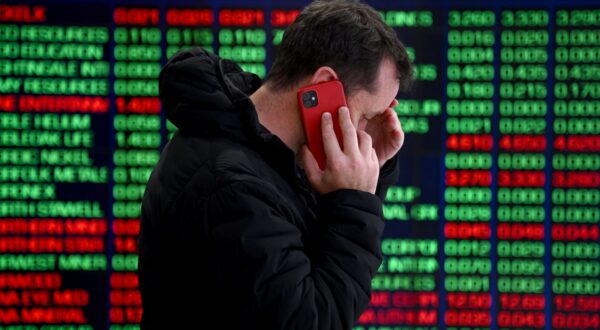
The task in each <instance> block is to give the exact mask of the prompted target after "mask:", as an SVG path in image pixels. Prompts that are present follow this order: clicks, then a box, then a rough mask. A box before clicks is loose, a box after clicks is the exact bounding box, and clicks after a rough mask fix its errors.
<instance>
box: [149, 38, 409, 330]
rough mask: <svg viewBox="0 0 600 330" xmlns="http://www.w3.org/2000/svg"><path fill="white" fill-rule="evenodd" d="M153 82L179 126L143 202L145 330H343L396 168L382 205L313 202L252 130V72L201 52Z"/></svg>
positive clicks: (362, 300) (360, 294)
mask: <svg viewBox="0 0 600 330" xmlns="http://www.w3.org/2000/svg"><path fill="white" fill-rule="evenodd" d="M159 83H160V85H159V87H160V98H161V101H162V104H163V108H164V110H165V111H166V115H167V118H168V119H169V120H171V121H172V122H173V123H174V124H175V125H176V126H177V127H178V128H179V130H178V132H177V133H176V134H175V135H174V137H173V139H172V140H171V141H170V142H169V143H168V144H167V145H166V147H165V148H164V150H163V151H162V154H161V158H160V161H159V162H158V164H157V165H156V167H155V168H154V171H153V172H152V175H151V177H150V181H149V182H148V186H147V188H146V192H145V195H144V199H143V205H142V221H141V233H140V246H139V253H140V255H139V279H140V290H141V295H142V304H143V309H144V313H143V317H142V328H143V329H150V328H152V329H176V328H182V329H183V328H185V329H211V328H212V327H208V325H209V324H220V325H219V326H218V327H216V328H218V329H230V328H231V329H350V328H351V327H352V325H353V324H354V323H355V322H356V320H357V319H358V317H359V316H360V314H361V313H362V312H363V310H364V309H365V308H366V307H367V304H368V303H369V299H370V292H371V279H372V278H373V276H374V275H375V273H376V272H377V268H378V266H379V264H380V262H381V251H380V236H381V233H382V230H383V226H384V222H383V219H382V207H381V203H382V200H381V196H384V194H385V191H386V188H387V186H389V185H390V184H393V183H394V182H395V180H396V177H397V174H398V173H397V166H396V159H395V158H394V160H393V161H390V162H388V164H386V166H384V170H382V174H381V177H380V186H379V188H378V195H379V196H376V195H373V194H369V193H366V192H361V191H355V190H339V191H335V192H332V193H329V194H326V195H322V196H318V195H317V194H316V193H314V192H313V191H312V190H311V188H310V187H309V185H308V183H307V181H306V179H305V177H304V176H303V174H302V171H301V170H300V169H299V168H298V167H297V166H296V162H295V158H294V157H295V156H294V153H293V152H292V151H291V150H290V149H289V148H287V146H286V145H285V144H283V142H282V141H281V140H280V139H279V138H277V137H276V136H274V135H272V134H270V133H269V131H268V130H267V129H266V128H264V127H263V126H261V125H260V124H259V122H258V119H257V115H256V111H255V109H254V106H253V104H252V103H251V101H250V99H249V98H248V96H247V95H249V94H251V93H252V92H254V91H255V90H256V89H257V88H258V87H259V86H260V80H259V79H258V78H257V77H256V76H255V75H252V74H249V73H245V72H242V71H241V69H240V68H239V67H238V66H237V65H236V64H235V63H233V62H231V61H228V60H223V59H220V58H219V57H217V56H216V55H213V54H210V53H207V52H205V51H203V50H202V49H200V48H195V49H192V50H187V51H182V52H180V53H178V54H177V55H175V56H174V57H173V58H172V59H171V60H170V61H169V62H168V63H167V65H166V66H165V67H164V68H163V70H162V71H161V73H160V77H159ZM216 328H215V329H216Z"/></svg>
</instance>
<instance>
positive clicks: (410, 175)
mask: <svg viewBox="0 0 600 330" xmlns="http://www.w3.org/2000/svg"><path fill="white" fill-rule="evenodd" d="M366 2H367V3H369V4H371V5H372V6H373V7H374V8H375V9H377V10H378V11H379V12H380V14H381V16H382V18H383V19H384V21H385V22H386V23H387V24H388V25H390V26H391V27H392V28H393V29H394V30H395V31H396V32H397V34H398V36H399V38H400V39H401V40H402V41H403V43H404V44H405V46H406V47H407V48H408V50H409V54H410V56H411V58H412V59H413V60H414V63H415V68H416V80H415V83H414V85H413V87H412V89H411V90H410V91H407V92H403V93H402V94H400V95H399V104H398V105H397V106H396V108H395V110H396V113H397V114H398V116H399V118H400V120H401V122H402V127H403V129H404V131H405V133H406V141H405V145H404V147H403V149H402V151H401V153H400V169H401V175H400V178H399V180H398V182H397V184H396V185H394V186H392V187H391V188H390V190H389V191H388V195H387V197H386V201H385V203H384V209H383V211H384V216H385V219H386V229H385V231H384V235H383V238H382V243H381V244H382V246H381V247H382V252H383V262H382V264H381V267H380V269H379V272H378V274H377V275H376V276H375V278H374V279H373V281H372V288H373V292H372V299H371V303H370V305H369V306H368V308H367V309H366V311H365V312H364V313H363V314H362V315H361V316H360V318H359V320H358V322H357V324H356V325H355V327H354V330H425V329H453V330H459V329H461V330H462V329H465V330H466V329H473V330H475V329H600V4H598V3H596V4H592V3H591V2H589V1H583V0H578V1H566V0H564V1H552V2H544V1H528V2H516V1H515V2H511V1H508V2H506V1H486V2H481V1H474V0H464V1H451V0H447V1H401V2H391V1H366ZM307 3H308V1H291V2H290V1H283V0H277V1H276V0H271V1H263V2H259V1H256V2H253V3H251V2H246V1H241V0H228V1H196V2H194V1H183V0H179V1H177V0H174V1H145V2H135V1H113V2H107V3H103V2H100V1H92V2H89V3H81V2H77V1H67V0H65V1H62V2H59V1H47V2H43V1H38V2H30V1H26V2H22V1H21V2H9V3H2V4H0V330H5V329H6V330H7V329H13V330H16V329H27V330H37V329H40V330H41V329H44V330H50V329H55V330H57V329H77V330H88V329H110V330H133V329H138V328H139V325H138V324H139V322H140V319H141V315H142V307H141V298H140V294H139V291H138V287H139V285H138V279H137V259H138V258H137V254H136V253H137V248H138V247H137V238H138V234H139V226H140V204H141V199H142V196H143V193H144V189H145V184H146V182H147V180H148V178H149V175H150V173H151V171H152V169H153V167H154V165H155V164H156V163H157V161H158V159H159V157H160V151H161V150H162V148H163V147H164V145H165V144H166V143H167V141H168V139H169V138H170V137H171V136H172V134H173V133H174V132H175V131H176V128H175V126H174V125H172V124H171V123H170V122H168V121H166V120H165V116H164V113H163V112H162V109H161V104H160V101H159V98H158V80H157V77H158V74H159V72H160V70H161V67H162V66H163V65H164V64H165V63H166V61H167V60H168V59H169V57H171V56H172V55H173V54H174V53H175V52H177V51H178V50H180V49H183V48H189V47H195V46H202V47H204V48H206V49H208V50H210V51H212V52H215V53H217V54H219V55H220V56H222V57H224V58H229V59H232V60H235V61H236V62H237V63H239V64H240V66H241V67H242V68H243V69H245V70H247V71H251V72H254V73H256V74H257V75H259V76H260V77H261V78H264V77H265V76H266V74H267V73H268V70H269V68H270V65H271V63H272V61H273V58H274V57H275V56H276V55H277V48H278V45H279V44H280V42H281V38H282V36H283V34H284V31H285V28H286V27H287V26H288V25H289V24H290V23H291V22H292V21H293V20H294V18H295V17H296V15H298V13H299V12H300V10H301V9H302V8H303V7H304V6H305V5H306V4H307Z"/></svg>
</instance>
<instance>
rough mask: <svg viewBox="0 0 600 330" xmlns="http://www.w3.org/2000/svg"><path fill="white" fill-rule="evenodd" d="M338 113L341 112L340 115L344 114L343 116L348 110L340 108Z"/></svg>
mask: <svg viewBox="0 0 600 330" xmlns="http://www.w3.org/2000/svg"><path fill="white" fill-rule="evenodd" d="M340 112H341V113H344V114H346V113H348V108H346V107H341V108H340Z"/></svg>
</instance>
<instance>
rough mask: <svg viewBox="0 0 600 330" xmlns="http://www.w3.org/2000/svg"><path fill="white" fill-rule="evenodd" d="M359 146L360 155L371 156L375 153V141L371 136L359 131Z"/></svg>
mask: <svg viewBox="0 0 600 330" xmlns="http://www.w3.org/2000/svg"><path fill="white" fill-rule="evenodd" d="M357 135H358V144H359V146H358V147H359V150H360V153H361V154H362V155H364V156H368V157H370V156H371V152H373V150H374V149H373V140H372V139H371V136H370V135H369V134H368V133H367V132H365V131H358V132H357Z"/></svg>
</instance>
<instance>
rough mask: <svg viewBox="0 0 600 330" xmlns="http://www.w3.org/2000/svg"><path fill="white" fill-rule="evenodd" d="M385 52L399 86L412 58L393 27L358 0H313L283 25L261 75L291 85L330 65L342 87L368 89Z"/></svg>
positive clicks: (279, 86) (404, 84) (405, 84)
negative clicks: (271, 59) (268, 65)
mask: <svg viewBox="0 0 600 330" xmlns="http://www.w3.org/2000/svg"><path fill="white" fill-rule="evenodd" d="M384 57H388V58H390V59H391V60H393V61H394V62H395V63H396V69H397V70H398V79H399V81H400V89H401V90H403V89H405V88H407V87H408V85H409V83H410V82H411V80H412V73H413V69H412V63H411V62H410V60H409V57H408V54H407V52H406V48H404V45H403V44H402V42H400V40H398V38H397V36H396V33H395V32H394V30H393V29H392V28H391V27H389V26H388V25H387V24H385V22H384V21H383V20H382V18H381V16H380V15H379V13H378V12H377V11H375V10H374V9H373V8H371V7H370V6H368V5H366V4H363V3H360V2H359V1H344V0H332V1H324V0H317V1H315V2H313V3H311V4H310V5H308V6H307V7H306V8H304V10H303V11H302V12H301V13H300V14H299V15H298V17H296V19H295V20H294V22H293V23H292V24H291V25H290V26H289V27H288V28H287V29H286V31H285V33H284V35H283V39H282V41H281V45H280V47H279V50H278V54H277V57H276V58H275V60H274V62H273V66H272V67H271V71H270V72H269V75H268V76H267V79H266V81H267V82H268V83H269V86H271V87H272V88H274V89H282V88H290V87H292V86H294V85H296V84H297V83H299V82H300V80H302V79H303V78H305V77H306V76H308V75H311V74H313V73H314V72H315V71H316V70H317V69H318V68H319V67H321V66H330V67H331V68H333V69H334V70H335V71H336V73H337V74H338V78H339V79H340V80H341V81H342V83H343V84H344V87H345V89H346V93H347V94H349V93H351V92H352V91H355V90H357V89H361V88H362V89H366V90H368V91H370V92H372V91H373V90H374V89H375V86H374V83H375V79H376V77H377V72H378V69H379V65H380V63H381V61H382V60H383V59H384Z"/></svg>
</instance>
